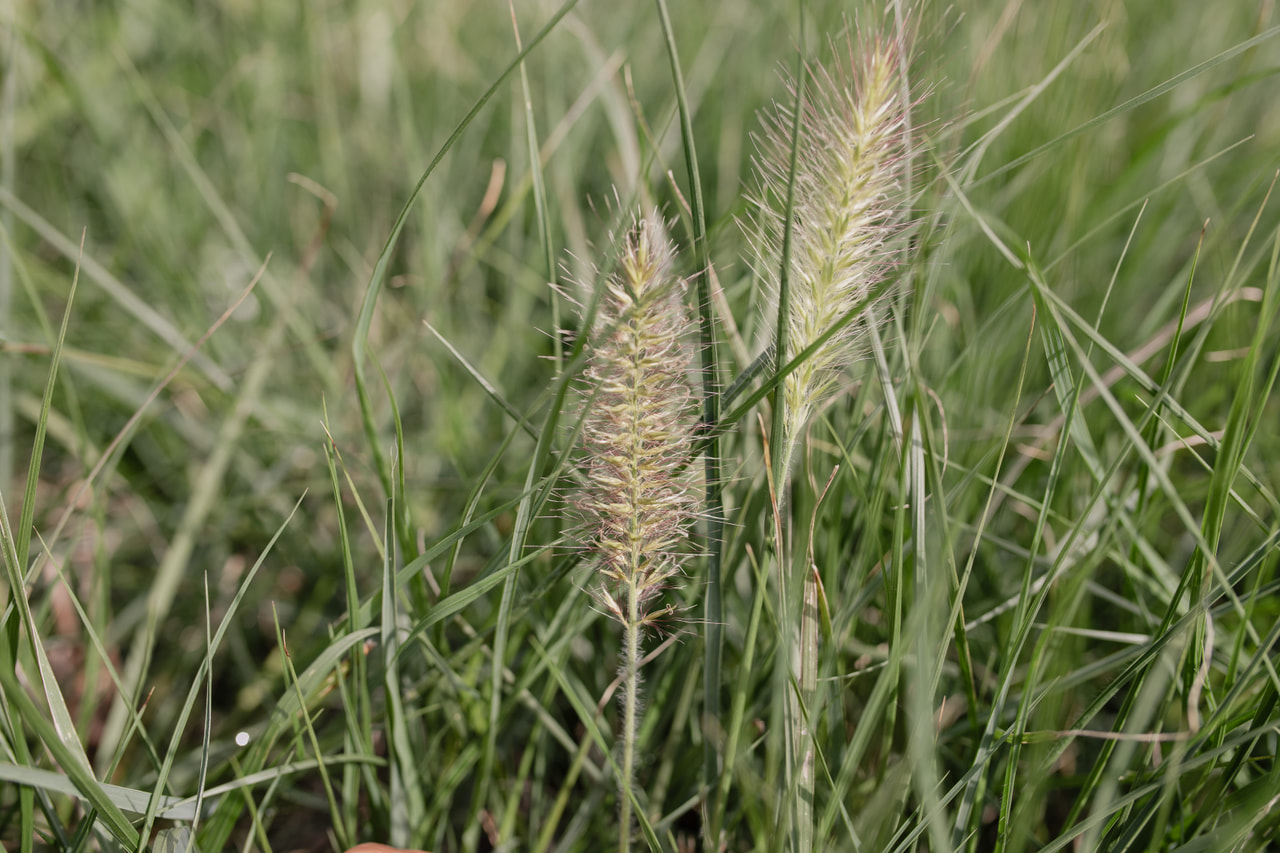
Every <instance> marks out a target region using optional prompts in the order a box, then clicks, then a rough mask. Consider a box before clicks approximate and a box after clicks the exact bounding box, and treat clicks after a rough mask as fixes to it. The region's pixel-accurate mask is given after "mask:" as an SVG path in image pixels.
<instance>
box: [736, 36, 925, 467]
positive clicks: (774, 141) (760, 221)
mask: <svg viewBox="0 0 1280 853" xmlns="http://www.w3.org/2000/svg"><path fill="white" fill-rule="evenodd" d="M812 80H813V85H812V87H811V89H810V90H809V91H808V92H807V93H806V94H807V95H808V98H807V100H806V101H805V104H804V107H803V112H802V114H801V122H800V125H801V126H800V134H801V136H800V140H799V148H798V150H797V164H796V176H795V195H794V226H793V227H794V232H793V237H792V246H791V252H790V259H789V268H788V274H789V278H790V294H789V299H788V300H787V304H786V305H785V306H783V311H782V313H781V314H780V316H781V317H783V318H784V320H783V322H784V324H785V344H786V345H785V348H784V357H783V358H782V359H781V360H780V362H779V364H780V365H785V364H787V363H789V362H790V361H791V360H792V359H793V358H795V357H796V356H797V355H798V354H800V353H801V352H803V351H804V350H805V349H807V348H808V347H809V346H810V345H811V344H813V343H814V342H816V341H817V340H818V339H819V338H820V337H822V335H823V334H825V333H826V332H827V331H828V330H829V329H831V328H832V327H833V326H835V325H836V324H837V323H839V322H841V321H842V320H843V319H844V318H845V316H846V315H847V314H849V312H850V311H856V310H858V309H859V306H862V309H861V314H860V316H859V317H858V318H857V319H855V320H853V321H852V322H849V323H848V324H847V325H845V326H844V327H843V328H842V329H841V330H840V331H839V332H837V333H835V334H833V335H832V336H831V337H830V338H828V339H827V340H826V342H825V343H823V344H822V345H821V346H820V347H819V348H818V349H817V350H816V351H815V352H814V353H812V355H811V356H810V357H809V358H807V359H806V360H805V362H804V363H803V364H801V365H799V366H798V367H797V368H796V370H795V371H793V372H792V373H790V374H789V375H788V376H787V377H786V380H785V384H784V386H783V407H784V411H785V439H786V440H785V445H784V446H785V448H786V449H787V450H789V451H790V450H793V449H794V442H795V439H796V436H797V435H798V434H799V433H800V431H801V430H802V429H804V425H805V424H806V423H807V422H808V420H809V418H810V417H811V416H812V415H813V413H814V411H815V410H816V408H817V406H818V404H819V403H820V402H821V401H822V398H823V397H824V396H825V395H826V394H827V393H828V392H829V391H830V390H831V389H832V387H833V385H834V384H835V382H836V381H837V376H838V372H839V371H840V370H841V369H843V368H844V367H846V366H847V365H848V363H849V362H850V361H851V360H852V359H853V358H854V357H855V356H856V355H857V354H858V352H859V351H860V349H861V348H862V346H863V345H864V343H865V333H866V329H867V326H868V323H869V322H870V318H871V317H872V316H873V315H874V312H873V311H872V310H871V308H872V307H873V306H871V305H870V304H869V303H868V301H869V300H871V298H872V297H873V296H874V295H875V291H876V288H877V286H878V285H879V284H880V283H881V282H882V281H883V280H884V277H885V274H886V272H887V270H888V267H889V262H890V259H889V253H888V246H887V243H888V241H889V239H890V238H891V237H892V236H893V234H894V232H895V230H896V229H897V228H898V227H899V221H900V212H901V210H902V208H903V204H904V200H903V192H902V183H901V180H900V178H901V171H902V168H901V166H902V162H903V152H904V150H905V147H906V142H907V137H906V127H907V124H906V108H907V106H908V105H907V104H906V103H905V102H904V98H903V92H902V77H901V65H900V57H899V51H898V49H897V47H896V45H895V44H894V43H893V42H892V41H887V40H883V39H868V40H866V41H864V42H861V43H853V44H850V47H849V59H848V71H843V72H839V73H835V74H833V73H831V72H829V71H827V70H826V69H824V68H821V67H819V68H816V69H814V71H813V72H812ZM792 124H793V118H792V116H791V115H790V114H789V113H788V111H787V110H785V109H779V110H778V112H777V114H776V115H774V116H773V117H772V118H769V119H766V133H765V138H764V140H763V142H762V145H761V149H762V150H761V156H760V158H759V162H758V168H759V170H760V175H761V197H760V199H759V214H758V217H757V226H758V230H759V235H758V236H759V245H760V246H761V247H762V248H763V249H764V252H763V254H764V255H765V256H766V259H767V260H766V261H765V263H766V264H771V263H772V261H773V259H778V258H780V257H781V255H782V234H783V225H784V220H785V212H784V211H783V210H781V209H780V205H778V204H774V203H772V202H773V201H777V200H782V199H785V198H786V197H787V183H788V175H789V171H790V169H789V163H790V150H791V133H792ZM776 296H777V294H776V293H775V297H776ZM788 455H789V454H788Z"/></svg>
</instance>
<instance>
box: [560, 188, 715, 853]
mask: <svg viewBox="0 0 1280 853" xmlns="http://www.w3.org/2000/svg"><path fill="white" fill-rule="evenodd" d="M672 252H673V249H672V246H671V242H670V241H669V240H668V238H667V236H666V233H665V229H664V228H663V224H662V221H661V219H660V218H659V217H658V215H657V214H656V213H650V214H649V215H647V216H645V217H644V218H641V219H639V220H638V221H637V222H636V223H635V226H634V228H633V229H632V230H631V232H630V233H629V234H628V235H627V236H626V238H625V241H624V245H623V248H622V257H621V262H620V267H621V269H620V271H619V272H618V273H617V274H615V275H614V276H613V277H612V278H610V279H609V280H608V282H607V284H606V286H605V293H604V296H603V298H602V305H601V308H600V311H599V313H598V315H597V323H596V329H595V331H594V333H593V335H592V340H591V342H590V343H589V344H588V351H589V353H590V356H589V358H590V362H589V365H588V367H587V369H586V371H585V372H584V386H583V394H584V397H585V401H584V402H585V405H586V408H587V415H586V420H585V425H584V446H585V449H586V454H587V464H586V476H587V482H588V486H587V489H586V490H585V492H584V493H583V495H582V497H581V499H580V504H579V505H580V508H581V509H582V510H583V511H584V513H585V515H586V517H587V525H588V531H589V536H590V541H591V544H592V549H593V551H594V558H595V561H596V563H595V565H596V572H597V574H598V576H599V582H598V584H597V585H596V587H595V598H596V600H597V601H598V602H599V603H600V604H601V606H602V607H603V608H604V610H605V612H607V613H608V614H609V616H611V617H612V618H613V619H614V620H616V621H617V622H618V624H620V625H621V626H622V632H623V641H622V652H621V661H620V666H619V669H620V670H621V672H620V675H621V679H622V697H621V698H622V721H621V729H622V731H621V743H622V746H621V756H620V764H621V768H620V769H621V775H620V777H619V779H618V788H619V802H620V814H621V816H620V822H619V844H618V849H619V850H624V851H625V850H629V849H630V845H631V808H632V803H631V800H632V796H633V794H632V788H631V786H632V777H633V775H634V773H635V766H636V737H637V734H638V732H639V726H640V715H641V708H640V662H641V657H642V650H641V644H642V641H643V638H644V635H645V633H646V632H647V631H648V630H649V629H651V628H653V627H654V626H655V625H656V624H657V623H658V622H659V620H661V619H663V618H666V617H668V616H670V615H671V613H672V610H673V608H672V607H671V606H666V607H661V606H657V605H656V600H657V599H658V597H659V595H660V594H661V592H662V589H663V587H664V586H665V585H666V584H667V581H668V580H669V579H670V578H671V577H672V576H673V575H675V574H677V573H678V572H679V571H680V560H681V555H680V549H681V545H682V542H683V540H684V539H685V537H686V535H687V533H688V529H689V526H690V523H691V522H692V520H693V515H694V508H695V506H696V504H695V500H694V496H693V494H692V492H691V491H690V488H689V483H688V481H687V479H686V477H685V475H684V473H683V469H684V468H685V467H686V465H687V462H688V458H687V457H688V453H689V450H690V447H691V444H692V439H693V428H694V425H695V423H696V413H697V401H696V399H695V398H694V397H693V395H692V393H691V391H690V388H689V385H688V379H689V373H690V367H691V364H690V359H689V355H688V348H687V343H688V336H689V332H690V322H689V319H688V314H687V313H686V311H685V306H684V295H685V286H684V281H683V280H682V279H681V278H679V277H678V276H676V275H675V274H674V272H673V269H672Z"/></svg>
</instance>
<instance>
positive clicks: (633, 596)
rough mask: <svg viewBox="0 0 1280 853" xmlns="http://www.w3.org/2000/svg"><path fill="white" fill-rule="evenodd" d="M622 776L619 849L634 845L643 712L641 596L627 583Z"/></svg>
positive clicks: (625, 851)
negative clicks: (633, 794) (635, 790)
mask: <svg viewBox="0 0 1280 853" xmlns="http://www.w3.org/2000/svg"><path fill="white" fill-rule="evenodd" d="M623 634H624V636H623V650H622V655H623V659H622V666H623V682H624V683H623V685H622V689H623V691H624V692H623V698H622V777H621V778H620V779H619V780H618V794H619V796H620V797H621V798H622V803H621V808H620V810H619V811H620V813H621V814H620V820H619V823H620V826H619V830H618V850H619V851H620V853H628V851H630V849H631V782H632V779H633V778H634V777H635V757H636V732H637V730H638V728H639V721H638V718H639V716H640V697H639V693H640V596H639V584H638V582H637V580H636V579H635V578H634V576H633V578H632V580H631V582H630V583H629V584H627V624H626V625H625V626H624V629H623Z"/></svg>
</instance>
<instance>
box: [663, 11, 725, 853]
mask: <svg viewBox="0 0 1280 853" xmlns="http://www.w3.org/2000/svg"><path fill="white" fill-rule="evenodd" d="M656 3H657V8H658V18H659V20H660V21H661V24H662V35H663V38H664V39H665V41H666V45H667V55H668V57H669V58H670V61H671V79H672V84H673V85H674V87H675V95H676V105H677V106H678V108H679V110H680V132H681V138H682V139H683V141H684V159H685V168H686V170H687V172H688V179H689V199H690V201H691V203H692V207H693V210H692V212H693V254H694V264H695V266H696V270H697V271H696V272H695V273H694V283H695V291H696V294H697V300H698V313H699V322H698V328H699V331H700V333H701V340H700V344H699V350H700V352H701V356H702V400H703V412H702V419H703V423H704V424H706V425H707V428H711V427H712V426H714V425H715V424H717V423H719V421H720V401H719V394H720V362H719V357H718V355H717V352H716V330H715V311H714V306H713V305H712V301H711V284H710V280H709V276H710V275H711V251H710V246H709V245H708V243H707V212H706V206H705V204H704V202H703V195H702V177H701V175H700V174H699V172H698V152H697V147H696V146H695V145H694V136H693V116H692V114H691V113H690V111H689V98H688V93H687V91H686V89H685V85H684V72H683V71H682V70H681V67H680V55H679V52H678V51H677V50H676V37H675V32H674V31H673V30H672V27H671V14H670V12H669V11H668V9H667V3H666V0H656ZM703 462H704V466H705V471H706V473H705V479H706V520H707V540H706V550H707V577H706V585H707V591H706V598H705V608H704V613H703V624H704V625H705V626H706V627H705V630H706V637H705V638H704V640H705V643H706V646H705V648H706V661H705V663H704V669H705V672H704V674H703V678H704V685H705V686H704V688H703V693H704V695H703V709H702V713H703V720H704V723H703V725H702V731H703V732H704V743H705V750H704V766H703V774H704V775H703V780H702V784H703V790H704V792H706V793H707V794H708V795H709V792H711V791H714V790H715V788H716V782H717V779H718V778H719V765H720V760H719V745H718V743H717V740H718V739H716V738H712V737H709V736H707V735H708V733H709V732H711V731H714V730H717V729H718V728H719V719H720V660H721V656H722V652H721V649H722V647H723V644H724V635H723V627H722V623H723V621H724V614H723V603H722V601H721V594H722V590H721V586H722V581H721V577H720V558H721V553H722V550H723V543H722V539H723V538H724V537H723V530H724V502H723V499H722V497H721V489H722V486H721V482H720V481H721V473H720V471H721V461H720V442H719V439H718V438H716V437H714V436H713V437H712V438H711V440H710V442H709V444H708V446H707V448H706V450H705V453H704V457H703ZM710 719H714V720H715V721H716V722H715V725H714V726H712V725H710V724H708V723H707V722H705V721H706V720H710ZM707 825H708V826H710V824H709V823H708V824H707ZM708 841H711V839H708ZM712 849H715V848H712Z"/></svg>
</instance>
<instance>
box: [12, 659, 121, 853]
mask: <svg viewBox="0 0 1280 853" xmlns="http://www.w3.org/2000/svg"><path fill="white" fill-rule="evenodd" d="M0 688H2V689H3V690H4V693H5V698H6V700H7V701H8V702H11V703H12V704H13V705H14V706H15V707H16V709H17V711H18V717H19V718H20V719H21V720H22V722H24V723H25V724H26V725H27V726H29V727H30V728H31V731H32V732H33V733H34V734H35V736H36V737H37V738H39V740H40V742H41V743H42V744H43V745H44V747H45V748H46V749H48V750H49V752H50V754H51V755H52V756H53V760H54V761H56V762H57V763H58V766H59V767H61V768H62V770H63V772H64V773H66V774H67V778H69V779H70V780H71V784H73V785H75V786H76V790H77V791H79V792H80V793H81V794H82V795H84V798H85V799H86V800H88V801H89V803H90V805H91V806H92V807H93V808H94V809H95V810H96V811H97V812H98V819H99V820H101V821H102V822H103V823H104V824H105V825H106V827H107V830H108V831H109V832H110V833H111V835H112V837H113V838H115V840H116V841H118V842H120V843H121V844H123V845H125V846H126V847H127V848H130V849H136V848H137V846H138V844H139V841H140V838H141V836H140V835H139V834H138V830H136V829H134V828H133V824H132V823H130V821H129V819H128V818H126V817H125V816H124V813H123V812H122V811H120V807H119V806H117V805H116V804H115V803H114V802H112V801H111V798H110V797H108V796H107V794H106V792H105V791H104V790H103V789H102V786H101V784H100V783H99V782H98V780H97V779H95V778H94V776H93V773H92V772H90V770H89V768H88V764H87V763H86V762H84V761H83V752H82V751H80V752H79V753H77V751H73V750H72V749H70V748H68V747H67V745H66V744H65V743H63V741H62V738H61V736H60V735H59V734H58V731H57V729H55V728H54V726H53V725H52V724H51V723H50V722H49V721H48V720H46V719H45V718H44V714H42V713H41V712H40V709H39V708H37V707H36V704H35V702H33V701H32V700H31V697H30V696H28V695H27V690H26V688H25V687H23V686H22V685H20V684H18V680H17V678H16V677H15V676H14V675H13V673H11V672H9V670H8V669H7V668H0ZM36 837H37V835H36V834H34V833H33V835H32V838H33V839H34V838H36Z"/></svg>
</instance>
